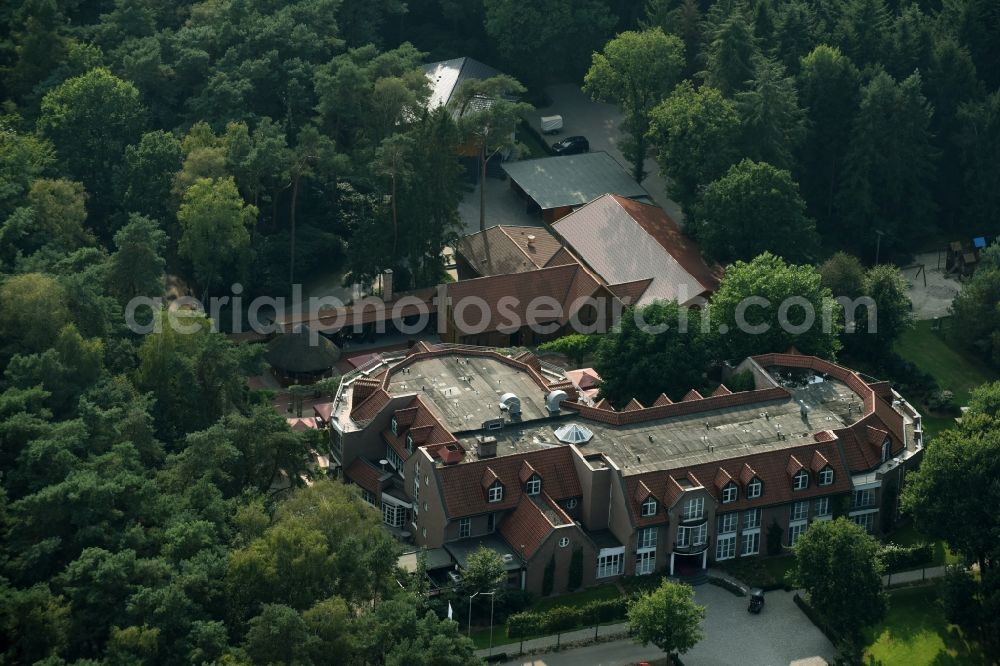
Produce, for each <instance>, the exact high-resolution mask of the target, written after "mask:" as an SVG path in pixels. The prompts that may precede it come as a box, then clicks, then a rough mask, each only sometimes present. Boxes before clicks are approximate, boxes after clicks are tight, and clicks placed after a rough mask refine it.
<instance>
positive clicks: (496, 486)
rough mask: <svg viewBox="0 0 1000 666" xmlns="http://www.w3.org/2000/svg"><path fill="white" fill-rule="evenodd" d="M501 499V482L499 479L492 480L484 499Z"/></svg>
mask: <svg viewBox="0 0 1000 666" xmlns="http://www.w3.org/2000/svg"><path fill="white" fill-rule="evenodd" d="M502 499H503V484H502V483H500V482H499V481H494V482H493V485H492V486H490V489H489V491H488V492H487V493H486V500H487V501H489V502H499V501H500V500H502Z"/></svg>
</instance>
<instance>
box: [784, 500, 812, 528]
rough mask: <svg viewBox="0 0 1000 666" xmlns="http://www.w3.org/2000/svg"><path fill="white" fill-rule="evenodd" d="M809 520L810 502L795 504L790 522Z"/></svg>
mask: <svg viewBox="0 0 1000 666" xmlns="http://www.w3.org/2000/svg"><path fill="white" fill-rule="evenodd" d="M807 518H809V500H803V501H801V502H794V503H793V504H792V508H791V511H790V512H789V519H788V520H789V522H792V523H794V522H798V521H800V520H806V519H807Z"/></svg>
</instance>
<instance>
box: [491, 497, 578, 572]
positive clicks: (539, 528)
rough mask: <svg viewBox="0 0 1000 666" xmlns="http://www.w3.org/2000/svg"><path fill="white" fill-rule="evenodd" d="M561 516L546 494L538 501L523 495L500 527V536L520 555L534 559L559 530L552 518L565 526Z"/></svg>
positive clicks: (556, 506) (559, 510)
mask: <svg viewBox="0 0 1000 666" xmlns="http://www.w3.org/2000/svg"><path fill="white" fill-rule="evenodd" d="M561 513H562V511H561V509H559V507H558V505H556V504H555V503H554V502H551V501H550V498H548V497H547V495H546V493H544V492H543V493H542V495H541V496H540V497H537V498H533V497H529V496H527V495H522V496H521V499H520V500H519V501H518V503H517V508H516V509H514V511H513V513H511V514H510V515H508V516H507V517H506V518H504V520H503V522H502V523H501V524H500V536H502V537H503V538H504V540H505V541H506V542H507V543H509V544H510V546H511V548H513V549H514V550H515V551H516V552H517V553H519V554H521V555H522V556H524V557H525V558H531V557H532V556H533V555H534V554H535V552H537V551H538V549H539V548H540V547H541V545H542V544H543V543H545V540H546V539H547V538H548V537H549V535H550V534H551V533H552V531H553V530H555V529H556V527H557V525H556V524H554V523H553V521H552V519H550V517H549V516H554V517H556V522H557V523H558V524H560V525H561V524H565V523H566V520H564V518H563V516H562V515H561ZM546 514H548V515H546ZM522 546H523V547H524V548H523V549H522Z"/></svg>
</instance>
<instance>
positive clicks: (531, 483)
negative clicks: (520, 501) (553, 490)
mask: <svg viewBox="0 0 1000 666" xmlns="http://www.w3.org/2000/svg"><path fill="white" fill-rule="evenodd" d="M524 492H525V493H527V494H529V495H537V494H538V493H540V492H542V479H541V477H539V476H538V475H537V474H535V475H534V476H532V477H531V478H530V479H528V482H527V483H526V484H524Z"/></svg>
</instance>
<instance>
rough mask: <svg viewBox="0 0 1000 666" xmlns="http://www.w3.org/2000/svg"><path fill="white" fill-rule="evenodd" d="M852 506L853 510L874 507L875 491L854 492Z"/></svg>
mask: <svg viewBox="0 0 1000 666" xmlns="http://www.w3.org/2000/svg"><path fill="white" fill-rule="evenodd" d="M853 506H854V507H855V508H858V507H865V506H875V491H874V490H872V489H869V490H855V491H854V504H853Z"/></svg>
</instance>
